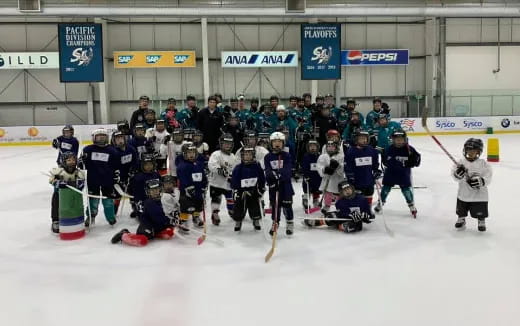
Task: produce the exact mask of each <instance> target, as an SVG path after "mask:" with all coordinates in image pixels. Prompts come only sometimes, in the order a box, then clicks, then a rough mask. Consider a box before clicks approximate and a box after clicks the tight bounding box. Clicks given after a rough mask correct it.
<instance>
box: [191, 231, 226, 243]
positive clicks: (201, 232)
mask: <svg viewBox="0 0 520 326" xmlns="http://www.w3.org/2000/svg"><path fill="white" fill-rule="evenodd" d="M187 229H188V230H189V232H193V233H195V234H200V235H201V237H202V236H203V237H204V239H206V232H204V231H199V230H196V229H190V228H187ZM199 239H200V237H199V238H198V239H197V244H199V245H200V243H198V242H199ZM207 240H208V241H213V242H215V243H217V244H219V245H222V246H223V245H224V241H223V240H221V239H220V238H216V237H215V236H212V237H211V238H209V239H207Z"/></svg>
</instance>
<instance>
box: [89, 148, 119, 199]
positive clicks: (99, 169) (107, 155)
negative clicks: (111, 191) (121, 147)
mask: <svg viewBox="0 0 520 326" xmlns="http://www.w3.org/2000/svg"><path fill="white" fill-rule="evenodd" d="M82 161H83V165H84V167H85V169H86V170H87V172H88V174H87V183H88V187H89V189H94V188H99V187H112V186H113V185H114V172H115V170H117V169H119V154H117V152H116V150H115V149H114V147H112V146H105V147H100V146H96V145H88V146H87V147H85V148H83V155H82Z"/></svg>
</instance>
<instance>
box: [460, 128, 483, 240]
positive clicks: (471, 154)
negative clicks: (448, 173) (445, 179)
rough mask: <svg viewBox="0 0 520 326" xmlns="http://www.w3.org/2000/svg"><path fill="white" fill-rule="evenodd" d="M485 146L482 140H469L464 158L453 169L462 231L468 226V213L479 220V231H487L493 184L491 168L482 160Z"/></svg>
mask: <svg viewBox="0 0 520 326" xmlns="http://www.w3.org/2000/svg"><path fill="white" fill-rule="evenodd" d="M483 149H484V144H483V143H482V140H481V139H477V138H469V139H468V140H466V142H465V143H464V150H463V153H464V158H463V159H461V160H460V161H459V164H458V165H456V166H455V167H454V168H453V171H452V174H453V177H454V179H455V181H457V182H458V183H459V191H458V194H457V216H458V219H457V223H455V227H456V228H457V229H461V228H463V227H465V226H466V216H468V211H469V213H470V214H471V217H473V218H476V219H478V230H479V231H481V232H483V231H486V218H487V217H488V190H487V187H488V185H489V183H490V182H491V177H492V170H491V166H490V165H489V164H488V163H487V162H486V161H485V160H483V159H481V158H480V155H481V154H482V151H483Z"/></svg>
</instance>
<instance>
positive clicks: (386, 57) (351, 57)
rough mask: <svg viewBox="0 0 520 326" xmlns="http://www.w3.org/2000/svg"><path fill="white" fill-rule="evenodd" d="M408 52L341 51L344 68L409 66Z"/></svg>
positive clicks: (395, 50)
mask: <svg viewBox="0 0 520 326" xmlns="http://www.w3.org/2000/svg"><path fill="white" fill-rule="evenodd" d="M408 62H409V53H408V50H397V49H394V50H341V65H342V66H370V65H407V64H408Z"/></svg>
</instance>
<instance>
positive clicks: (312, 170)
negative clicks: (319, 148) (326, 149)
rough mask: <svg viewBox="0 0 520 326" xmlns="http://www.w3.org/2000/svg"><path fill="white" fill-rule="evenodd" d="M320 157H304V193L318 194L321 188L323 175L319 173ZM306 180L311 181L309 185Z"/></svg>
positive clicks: (309, 155)
mask: <svg viewBox="0 0 520 326" xmlns="http://www.w3.org/2000/svg"><path fill="white" fill-rule="evenodd" d="M319 157H320V156H319V154H311V153H305V155H303V160H302V172H303V177H304V181H303V182H302V187H303V191H304V192H307V191H310V192H316V191H318V190H319V188H320V184H321V175H320V174H319V172H318V165H317V163H318V158H319ZM305 179H308V180H309V182H308V184H307V181H305ZM307 188H308V189H307Z"/></svg>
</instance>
